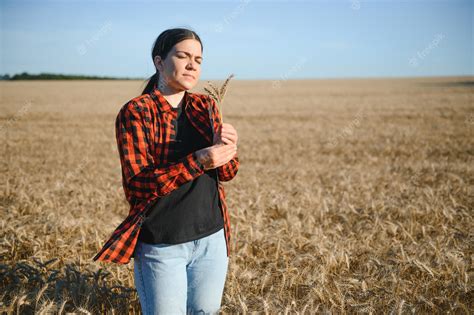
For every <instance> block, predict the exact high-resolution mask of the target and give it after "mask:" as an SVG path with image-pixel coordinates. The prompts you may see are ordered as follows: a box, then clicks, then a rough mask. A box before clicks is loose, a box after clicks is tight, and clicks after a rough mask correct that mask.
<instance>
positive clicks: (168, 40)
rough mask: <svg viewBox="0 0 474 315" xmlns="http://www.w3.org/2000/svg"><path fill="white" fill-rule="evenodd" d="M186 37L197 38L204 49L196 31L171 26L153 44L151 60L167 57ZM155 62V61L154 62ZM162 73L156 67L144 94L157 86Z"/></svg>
mask: <svg viewBox="0 0 474 315" xmlns="http://www.w3.org/2000/svg"><path fill="white" fill-rule="evenodd" d="M185 39H195V40H197V41H199V43H200V44H201V53H202V51H203V46H202V42H201V39H200V38H199V36H198V34H196V32H194V31H192V30H189V29H186V28H171V29H167V30H165V31H163V32H162V33H161V34H160V35H159V36H158V38H157V39H156V40H155V43H154V44H153V49H152V50H151V60H152V61H153V60H154V59H155V57H156V56H160V57H161V59H166V57H167V56H168V53H169V52H170V50H171V49H172V48H173V46H174V45H176V44H177V43H179V42H181V41H183V40H185ZM153 64H154V63H153ZM159 76H160V73H159V72H158V69H156V68H155V74H153V75H152V76H151V77H150V78H149V79H148V84H147V85H146V87H145V89H144V90H143V92H142V95H143V94H148V93H150V92H151V91H153V89H154V88H155V85H156V83H157V82H158V79H159Z"/></svg>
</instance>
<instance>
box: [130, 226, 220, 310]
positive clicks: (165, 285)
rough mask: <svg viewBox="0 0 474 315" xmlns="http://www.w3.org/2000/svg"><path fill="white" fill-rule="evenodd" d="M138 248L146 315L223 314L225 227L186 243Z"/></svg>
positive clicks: (139, 285) (139, 288)
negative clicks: (221, 307) (221, 312)
mask: <svg viewBox="0 0 474 315" xmlns="http://www.w3.org/2000/svg"><path fill="white" fill-rule="evenodd" d="M136 246H137V247H136V251H135V254H134V276H135V286H136V288H137V292H138V297H139V299H140V304H141V307H142V312H143V314H144V315H148V314H153V315H154V314H214V313H218V312H219V309H220V306H221V299H222V293H223V291H224V284H225V280H226V275H227V266H228V262H229V257H227V249H226V243H225V236H224V228H222V229H220V230H219V231H217V232H214V233H213V234H210V235H208V236H205V237H203V238H200V239H197V240H195V241H189V242H186V243H181V244H147V243H143V242H140V241H138V242H137V245H136Z"/></svg>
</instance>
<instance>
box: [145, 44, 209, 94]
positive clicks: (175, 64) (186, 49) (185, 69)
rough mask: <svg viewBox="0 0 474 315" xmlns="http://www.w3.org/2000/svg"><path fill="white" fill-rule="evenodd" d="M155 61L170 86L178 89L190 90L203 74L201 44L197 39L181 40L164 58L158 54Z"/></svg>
mask: <svg viewBox="0 0 474 315" xmlns="http://www.w3.org/2000/svg"><path fill="white" fill-rule="evenodd" d="M154 63H155V67H156V68H157V69H158V71H159V72H160V77H161V79H162V80H163V82H164V83H165V84H166V85H167V86H168V88H170V89H172V90H176V91H183V90H190V89H192V88H193V87H194V86H195V85H196V84H197V83H198V81H199V77H200V75H201V63H202V54H201V44H200V43H199V41H197V40H195V39H185V40H183V41H180V42H179V43H177V44H176V45H174V47H173V48H172V49H171V50H170V52H169V53H168V55H167V56H166V58H165V59H164V60H163V59H161V57H160V56H156V57H155V59H154Z"/></svg>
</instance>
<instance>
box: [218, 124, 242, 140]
mask: <svg viewBox="0 0 474 315" xmlns="http://www.w3.org/2000/svg"><path fill="white" fill-rule="evenodd" d="M238 139H239V136H238V134H237V130H235V128H234V126H232V125H231V124H228V123H223V124H222V125H221V126H220V127H219V132H218V134H216V135H215V137H214V144H216V143H219V142H221V143H224V144H235V145H237V141H238Z"/></svg>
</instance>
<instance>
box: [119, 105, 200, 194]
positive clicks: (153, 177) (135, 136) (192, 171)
mask: <svg viewBox="0 0 474 315" xmlns="http://www.w3.org/2000/svg"><path fill="white" fill-rule="evenodd" d="M149 115H150V112H149V110H148V109H147V108H145V107H143V106H142V107H141V106H140V105H139V104H138V103H137V102H135V101H130V102H129V103H127V104H125V105H124V107H123V108H122V109H121V110H120V111H119V114H118V115H117V119H116V138H117V145H118V151H119V155H120V161H121V164H122V174H123V182H124V185H125V194H126V197H127V200H128V201H129V202H133V201H134V200H137V199H150V198H152V197H161V196H164V195H166V194H169V193H170V192H171V191H173V190H175V189H177V188H178V187H179V186H181V185H183V184H185V183H186V182H188V181H191V180H193V179H194V178H196V177H198V176H200V175H202V174H203V173H204V167H203V165H202V164H201V163H200V162H199V161H198V159H197V156H196V155H195V152H193V153H190V154H188V155H187V156H185V157H183V158H181V159H180V160H178V161H177V162H176V163H173V164H170V163H168V164H167V165H157V161H155V160H154V158H153V155H152V152H150V146H149V139H148V137H150V132H149V130H150V121H151V119H150V117H149Z"/></svg>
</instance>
